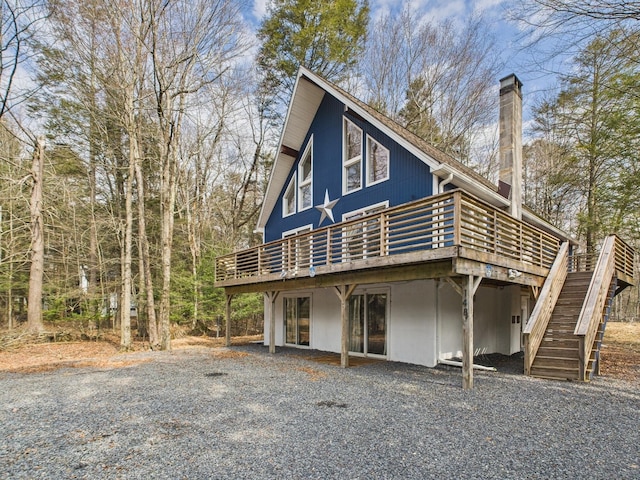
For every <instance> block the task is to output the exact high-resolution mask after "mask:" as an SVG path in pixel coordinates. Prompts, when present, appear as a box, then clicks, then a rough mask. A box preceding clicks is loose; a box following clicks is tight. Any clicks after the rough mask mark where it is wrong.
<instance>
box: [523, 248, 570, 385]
mask: <svg viewBox="0 0 640 480" xmlns="http://www.w3.org/2000/svg"><path fill="white" fill-rule="evenodd" d="M568 264H569V242H564V243H563V244H562V245H561V246H560V250H559V251H558V254H557V255H556V259H555V260H554V262H553V265H552V266H551V270H549V275H547V279H546V280H545V282H544V285H543V286H542V290H540V294H539V295H538V300H537V301H536V305H535V307H533V311H532V312H531V316H530V317H529V321H528V322H527V324H526V325H525V327H524V330H523V332H522V333H523V337H524V373H525V375H531V365H533V361H534V360H535V358H536V354H537V353H538V348H540V344H541V343H542V339H543V338H544V332H545V331H546V330H547V325H549V320H551V314H552V313H553V309H554V308H555V306H556V303H557V301H558V297H559V296H560V291H561V290H562V286H563V285H564V282H565V280H566V278H567V271H568Z"/></svg>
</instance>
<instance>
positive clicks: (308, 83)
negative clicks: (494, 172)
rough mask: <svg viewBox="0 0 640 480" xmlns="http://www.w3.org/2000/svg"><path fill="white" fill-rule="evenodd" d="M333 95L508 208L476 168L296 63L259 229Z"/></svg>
mask: <svg viewBox="0 0 640 480" xmlns="http://www.w3.org/2000/svg"><path fill="white" fill-rule="evenodd" d="M327 94H328V95H331V96H333V97H334V98H336V99H337V100H338V101H340V102H341V103H342V104H344V105H345V108H346V109H348V110H351V112H352V113H354V114H355V115H357V116H359V117H361V118H363V119H364V120H365V121H367V122H369V123H371V124H372V125H373V126H375V127H376V128H378V129H379V130H380V131H382V132H384V133H385V134H386V135H388V136H389V137H390V138H392V139H393V140H394V141H396V142H397V143H398V144H399V145H401V146H403V147H404V148H406V149H407V150H408V151H409V152H411V153H412V154H413V155H415V156H416V157H417V158H418V159H420V160H421V161H423V162H424V163H425V164H427V165H428V166H429V167H430V168H431V171H432V172H433V173H434V174H435V175H437V176H438V177H440V178H446V177H448V176H449V175H451V174H452V175H453V180H452V183H453V184H454V185H455V186H456V187H460V188H463V189H464V190H466V191H468V192H470V193H472V194H474V195H476V196H477V197H479V198H482V199H483V200H485V201H487V202H489V203H491V204H492V205H494V206H496V207H508V205H509V200H508V199H506V198H504V197H503V196H501V195H500V194H499V193H498V188H497V186H496V185H494V184H493V183H491V182H490V181H489V180H487V179H486V178H485V177H483V176H482V175H480V174H478V173H477V172H475V171H474V170H473V169H471V168H469V167H467V166H466V165H464V164H462V163H461V162H459V161H457V160H455V159H454V158H453V157H451V156H449V155H447V154H445V153H444V152H441V151H440V150H438V149H437V148H435V147H434V146H433V145H431V144H429V143H427V142H426V141H425V140H423V139H422V138H420V137H418V136H417V135H415V134H413V133H412V132H410V131H408V130H407V129H405V128H403V127H402V126H400V125H399V124H398V123H396V122H394V121H393V120H391V119H390V118H389V117H387V116H386V115H383V114H381V113H380V112H378V111H377V110H375V109H374V108H372V107H371V106H369V105H367V104H366V103H364V102H362V101H360V100H358V99H357V98H355V97H354V96H353V95H351V94H349V93H347V92H345V91H344V90H342V89H341V88H340V87H338V86H337V85H334V84H333V83H331V82H329V81H327V80H325V79H323V78H322V77H320V76H318V75H316V74H314V73H313V72H311V71H309V70H307V69H306V68H304V67H300V69H299V70H298V75H297V79H296V83H295V87H294V90H293V95H292V97H291V101H290V103H289V108H288V111H287V116H286V118H285V123H284V128H283V131H282V135H281V137H280V143H279V144H278V151H277V152H278V153H277V155H276V158H275V161H274V164H273V169H272V172H271V178H270V179H269V184H268V186H267V191H266V194H265V198H264V201H263V204H262V209H261V211H260V216H259V217H258V224H257V229H258V230H259V231H262V230H264V227H265V225H266V223H267V220H268V219H269V216H270V215H271V212H272V211H273V208H274V207H275V205H276V203H277V201H278V197H279V195H280V192H281V191H282V188H283V187H284V184H285V182H286V180H287V177H288V175H289V172H290V171H291V168H292V167H293V164H294V163H295V161H296V156H297V153H298V152H299V151H300V149H301V148H302V142H304V139H305V136H306V134H307V132H308V130H309V128H310V126H311V123H312V121H313V119H314V117H315V115H316V112H317V110H318V108H319V106H320V103H321V102H322V99H323V98H324V95H327ZM523 215H524V217H525V219H526V220H527V221H529V222H530V223H532V224H535V225H537V226H539V227H541V228H544V229H545V230H547V231H551V232H552V233H554V234H555V235H557V236H559V237H561V238H567V239H568V237H567V234H566V233H564V232H562V231H560V230H559V229H557V228H555V227H553V226H551V225H550V224H549V223H547V222H545V221H544V220H542V219H540V218H539V217H537V216H536V215H535V214H533V213H532V212H530V211H528V210H525V211H524V213H523Z"/></svg>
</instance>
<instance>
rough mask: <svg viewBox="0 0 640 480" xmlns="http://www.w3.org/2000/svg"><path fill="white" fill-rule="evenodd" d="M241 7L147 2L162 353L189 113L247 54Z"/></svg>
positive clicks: (225, 0)
mask: <svg viewBox="0 0 640 480" xmlns="http://www.w3.org/2000/svg"><path fill="white" fill-rule="evenodd" d="M240 8H241V5H240V4H239V3H237V2H232V1H231V0H215V1H205V0H197V1H195V2H189V1H186V0H182V1H177V2H173V3H171V4H167V3H166V2H160V1H157V0H149V1H148V2H147V12H146V15H148V18H149V21H150V33H149V40H148V44H147V48H148V51H149V52H150V55H151V65H152V70H153V80H154V81H153V87H154V93H155V102H154V109H155V112H156V119H155V124H156V132H157V133H156V136H157V139H158V152H159V156H160V162H161V165H162V167H161V172H162V175H161V178H162V180H161V199H160V203H161V216H162V224H161V225H162V232H161V237H162V238H161V241H162V255H161V256H162V259H161V264H162V267H161V269H162V275H161V277H162V288H161V295H160V325H161V348H163V349H169V348H171V336H170V331H169V327H170V316H169V315H170V294H171V256H172V245H173V230H174V214H175V203H176V188H177V180H178V172H179V150H178V145H179V144H180V139H181V134H182V128H183V123H184V119H185V114H186V109H187V107H188V106H189V104H190V102H192V101H194V99H195V95H196V94H197V93H198V92H199V91H200V90H201V89H202V88H203V87H204V86H205V85H208V84H212V83H215V82H216V81H217V80H218V79H220V78H221V76H222V75H223V74H224V73H225V72H226V71H227V70H228V69H229V68H231V67H232V62H233V61H234V59H235V58H236V57H238V56H239V55H241V54H243V53H244V52H245V50H246V48H247V47H246V45H245V44H244V43H243V42H242V25H241V24H240V23H239V19H240V18H241V16H240V10H239V9H240Z"/></svg>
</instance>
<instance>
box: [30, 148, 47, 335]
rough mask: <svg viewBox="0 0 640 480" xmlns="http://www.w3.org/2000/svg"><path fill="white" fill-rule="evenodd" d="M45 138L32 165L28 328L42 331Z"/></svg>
mask: <svg viewBox="0 0 640 480" xmlns="http://www.w3.org/2000/svg"><path fill="white" fill-rule="evenodd" d="M43 177H44V138H43V137H39V138H38V140H37V143H36V148H35V149H34V152H33V162H32V167H31V180H32V186H31V272H30V273H29V300H28V311H27V328H28V329H29V330H30V331H32V332H40V331H41V330H42V329H43V328H44V327H43V324H42V277H43V274H44V232H43V231H44V221H43V218H42V182H43V180H44V178H43Z"/></svg>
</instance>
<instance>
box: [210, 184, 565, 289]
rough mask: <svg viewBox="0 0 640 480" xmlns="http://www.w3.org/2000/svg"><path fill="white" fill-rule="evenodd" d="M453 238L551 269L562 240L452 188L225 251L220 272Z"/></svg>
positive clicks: (364, 255) (404, 249)
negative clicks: (240, 248) (302, 231)
mask: <svg viewBox="0 0 640 480" xmlns="http://www.w3.org/2000/svg"><path fill="white" fill-rule="evenodd" d="M454 246H456V247H464V248H466V249H469V250H472V251H474V252H481V253H485V254H494V255H496V256H498V257H500V258H507V259H510V260H516V261H518V262H522V263H524V264H527V265H532V266H537V267H543V268H546V269H548V268H550V267H551V265H552V263H553V261H554V259H555V257H556V253H557V251H558V248H559V240H558V239H557V238H555V237H553V236H552V235H550V234H548V233H546V232H544V231H542V230H540V229H538V228H535V227H533V226H531V225H528V224H525V223H524V222H521V221H518V220H516V219H514V218H513V217H511V216H509V215H508V214H506V213H505V212H503V211H501V210H499V209H497V208H495V207H493V206H491V205H489V204H487V203H485V202H483V201H481V200H479V199H477V198H475V197H473V196H471V195H469V194H467V193H464V192H462V191H460V190H454V191H451V192H447V193H443V194H439V195H434V196H431V197H427V198H424V199H421V200H418V201H415V202H411V203H407V204H404V205H400V206H398V207H393V208H389V209H386V210H384V211H382V212H379V213H375V214H371V215H367V216H363V217H360V218H357V219H354V220H350V221H346V222H341V223H336V224H334V225H331V226H328V227H323V228H319V229H317V230H313V231H311V232H306V233H301V234H299V235H295V236H291V237H287V238H284V239H282V240H276V241H273V242H269V243H265V244H263V245H260V246H257V247H253V248H249V249H246V250H242V251H238V252H235V253H231V254H228V255H223V256H220V257H218V258H217V259H216V277H215V278H216V282H227V281H230V280H238V281H239V282H233V283H243V282H242V279H245V278H246V279H247V280H246V281H247V282H249V281H251V282H255V281H261V280H263V279H264V280H270V279H273V276H274V275H278V276H281V277H282V278H290V277H291V276H313V275H315V273H316V271H315V269H316V268H322V267H331V266H333V265H336V264H343V263H346V262H358V261H360V260H367V259H371V258H374V257H384V256H392V255H400V254H408V253H415V252H421V251H427V250H433V249H438V248H442V247H454ZM365 263H366V262H365ZM365 263H362V265H364V267H363V268H366V265H365ZM354 265H355V264H354ZM248 277H260V278H251V279H249V278H248Z"/></svg>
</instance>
